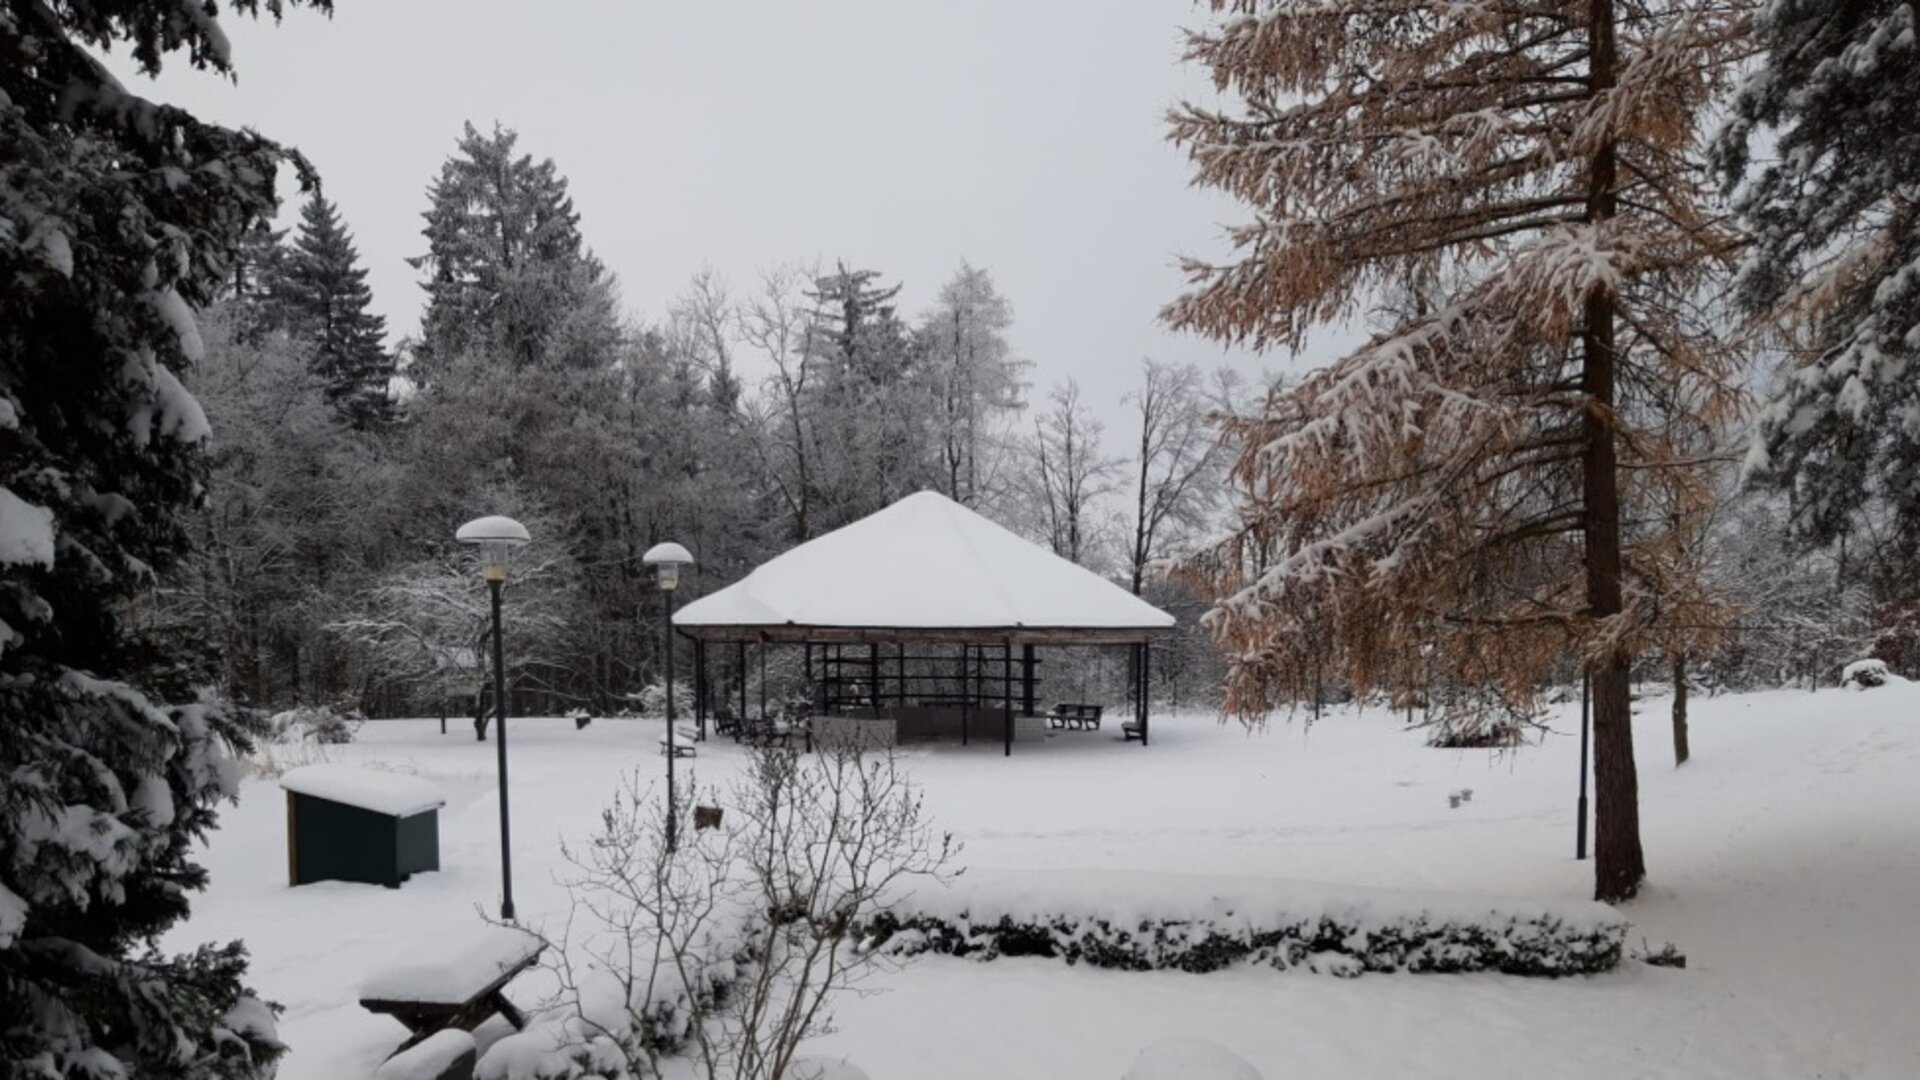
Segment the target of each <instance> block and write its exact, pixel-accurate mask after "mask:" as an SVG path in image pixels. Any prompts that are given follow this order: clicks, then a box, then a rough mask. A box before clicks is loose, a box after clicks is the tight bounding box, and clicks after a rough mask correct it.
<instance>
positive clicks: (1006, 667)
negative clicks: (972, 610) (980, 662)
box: [1000, 641, 1013, 757]
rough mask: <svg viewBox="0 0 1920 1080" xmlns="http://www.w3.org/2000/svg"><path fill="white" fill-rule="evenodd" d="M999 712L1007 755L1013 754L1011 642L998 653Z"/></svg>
mask: <svg viewBox="0 0 1920 1080" xmlns="http://www.w3.org/2000/svg"><path fill="white" fill-rule="evenodd" d="M1000 712H1001V716H1002V719H1003V720H1004V721H1005V723H1006V728H1007V752H1006V756H1007V757H1012V756H1013V642H1011V641H1009V642H1007V644H1006V647H1005V648H1004V649H1003V650H1002V651H1001V653H1000Z"/></svg>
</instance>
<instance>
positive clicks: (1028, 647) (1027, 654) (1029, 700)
mask: <svg viewBox="0 0 1920 1080" xmlns="http://www.w3.org/2000/svg"><path fill="white" fill-rule="evenodd" d="M1020 715H1022V716H1032V715H1033V643H1032V642H1028V643H1027V644H1025V645H1022V646H1020Z"/></svg>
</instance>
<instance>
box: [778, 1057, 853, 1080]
mask: <svg viewBox="0 0 1920 1080" xmlns="http://www.w3.org/2000/svg"><path fill="white" fill-rule="evenodd" d="M787 1075H788V1076H790V1077H792V1078H793V1080H869V1077H868V1076H867V1074H866V1072H865V1071H864V1070H862V1069H861V1068H860V1067H859V1066H857V1065H854V1064H852V1063H851V1062H848V1061H844V1060H841V1059H840V1058H830V1057H818V1056H814V1057H799V1058H794V1059H793V1065H792V1066H791V1067H789V1068H788V1069H787Z"/></svg>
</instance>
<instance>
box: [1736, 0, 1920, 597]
mask: <svg viewBox="0 0 1920 1080" xmlns="http://www.w3.org/2000/svg"><path fill="white" fill-rule="evenodd" d="M1916 22H1920V17H1917V16H1916V13H1915V9H1914V5H1913V4H1911V3H1896V2H1890V0H1888V2H1877V3H1845V4H1840V3H1833V2H1831V0H1774V2H1773V3H1769V4H1766V5H1763V6H1762V8H1761V10H1760V11H1759V13H1758V14H1757V15H1756V18H1755V25H1754V33H1755V38H1756V42H1757V44H1758V45H1759V47H1760V50H1761V55H1762V57H1763V58H1764V63H1763V65H1762V66H1761V67H1760V68H1759V69H1758V70H1756V71H1754V72H1753V73H1752V74H1751V75H1750V76H1749V77H1748V79H1747V80H1746V82H1745V84H1744V85H1743V86H1742V87H1741V90H1740V93H1739V95H1738V96H1737V98H1736V99H1735V103H1734V110H1733V112H1734V118H1733V121H1732V122H1731V123H1730V124H1729V125H1728V126H1727V128H1726V129H1725V130H1724V131H1723V132H1722V134H1721V137H1720V139H1719V141H1718V143H1717V145H1716V147H1715V149H1716V164H1717V165H1718V167H1719V170H1720V173H1721V176H1722V177H1723V178H1724V179H1725V180H1726V181H1727V183H1728V184H1729V185H1730V186H1732V185H1741V190H1740V193H1739V197H1738V206H1739V208H1740V210H1741V211H1742V212H1743V215H1744V216H1745V218H1746V220H1747V222H1748V224H1749V225H1750V227H1751V229H1752V231H1753V234H1754V243H1753V247H1752V249H1751V251H1750V252H1749V253H1748V257H1747V259H1746V261H1745V264H1744V266H1743V267H1742V269H1741V272H1740V276H1739V279H1738V281H1737V286H1738V291H1737V295H1738V297H1739V299H1740V300H1741V302H1742V304H1743V306H1744V307H1745V308H1746V309H1747V310H1748V311H1749V312H1751V313H1752V314H1753V315H1755V316H1756V317H1758V318H1761V319H1763V320H1767V321H1769V322H1773V323H1774V324H1775V325H1776V326H1777V328H1778V329H1779V330H1780V331H1781V332H1782V335H1783V337H1784V344H1785V345H1786V346H1787V348H1788V350H1789V352H1790V355H1792V356H1793V357H1794V363H1793V365H1792V367H1791V368H1790V370H1789V372H1788V375H1787V378H1786V380H1785V382H1784V385H1783V386H1782V387H1781V389H1780V392H1779V394H1778V396H1777V397H1776V398H1775V399H1774V400H1773V401H1772V402H1771V403H1770V404H1769V406H1768V407H1767V408H1766V409H1765V411H1764V412H1763V413H1762V415H1761V417H1760V424H1759V437H1758V439H1757V440H1756V443H1755V446H1754V449H1753V454H1752V456H1751V458H1750V459H1749V465H1750V470H1751V473H1752V474H1753V475H1754V476H1755V477H1757V478H1759V479H1761V480H1764V481H1767V482H1770V483H1772V484H1775V485H1778V486H1779V487H1782V488H1786V489H1788V490H1790V491H1792V492H1793V494H1794V496H1795V497H1794V505H1795V517H1796V524H1797V526H1798V529H1799V531H1800V532H1801V534H1802V535H1803V536H1805V537H1807V538H1810V539H1812V540H1815V541H1818V542H1822V543H1825V542H1831V541H1833V540H1836V539H1839V538H1841V537H1844V536H1846V535H1847V534H1848V533H1850V532H1852V531H1854V530H1855V528H1856V527H1857V526H1858V524H1859V522H1860V519H1861V515H1862V514H1863V513H1866V512H1868V511H1869V510H1870V509H1871V508H1873V507H1876V506H1883V507H1885V508H1886V509H1887V510H1888V512H1889V517H1890V519H1891V523H1892V524H1893V525H1894V526H1895V533H1896V536H1897V540H1898V541H1899V546H1900V548H1901V550H1902V553H1903V555H1904V556H1905V557H1904V558H1903V559H1902V560H1901V562H1902V565H1903V566H1905V565H1910V559H1911V556H1912V554H1913V552H1915V551H1916V550H1920V499H1916V498H1915V492H1916V491H1920V424H1915V423H1914V420H1913V417H1914V416H1916V415H1920V369H1917V368H1916V367H1915V362H1916V358H1920V201H1917V200H1916V199H1915V198H1914V190H1913V185H1914V176H1915V175H1916V167H1920V113H1916V112H1915V110H1914V109H1913V107H1912V102H1913V101H1914V99H1915V95H1916V93H1920V41H1917V40H1916V34H1917V33H1920V26H1916ZM1762 133H1767V134H1769V135H1771V136H1772V137H1773V140H1774V146H1773V149H1772V152H1771V154H1769V155H1768V157H1767V159H1766V161H1765V164H1764V165H1762V166H1761V167H1759V168H1757V169H1755V168H1752V164H1753V163H1752V161H1751V157H1750V148H1749V144H1750V143H1752V142H1753V141H1754V140H1755V139H1756V137H1757V136H1759V135H1761V134H1762ZM1742 181H1744V184H1741V182H1742ZM1902 576H1904V573H1903V575H1902Z"/></svg>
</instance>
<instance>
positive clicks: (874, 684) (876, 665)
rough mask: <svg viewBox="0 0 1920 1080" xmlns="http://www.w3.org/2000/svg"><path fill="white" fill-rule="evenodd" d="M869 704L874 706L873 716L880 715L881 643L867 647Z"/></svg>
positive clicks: (871, 643) (870, 644)
mask: <svg viewBox="0 0 1920 1080" xmlns="http://www.w3.org/2000/svg"><path fill="white" fill-rule="evenodd" d="M867 704H869V705H871V706H873V715H875V716H879V715H880V643H879V642H877V641H875V642H870V643H869V644H868V645H867Z"/></svg>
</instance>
